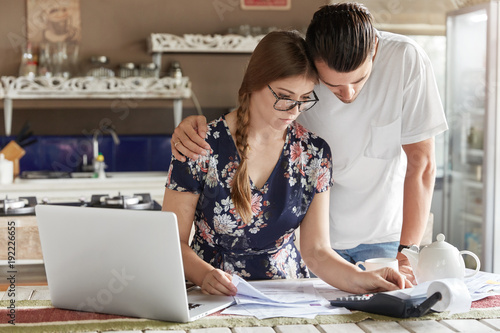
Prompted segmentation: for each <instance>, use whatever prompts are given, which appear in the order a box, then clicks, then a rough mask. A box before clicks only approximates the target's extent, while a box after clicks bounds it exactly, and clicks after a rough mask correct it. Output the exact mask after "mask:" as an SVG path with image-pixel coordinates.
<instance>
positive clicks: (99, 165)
mask: <svg viewBox="0 0 500 333" xmlns="http://www.w3.org/2000/svg"><path fill="white" fill-rule="evenodd" d="M105 168H106V164H105V163H104V155H103V154H102V153H99V155H97V158H96V161H95V170H94V178H99V179H106V172H105V171H104V169H105Z"/></svg>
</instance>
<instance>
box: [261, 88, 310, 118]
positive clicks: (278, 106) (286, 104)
mask: <svg viewBox="0 0 500 333" xmlns="http://www.w3.org/2000/svg"><path fill="white" fill-rule="evenodd" d="M267 87H268V88H269V90H271V92H272V93H273V95H274V97H275V98H276V102H274V105H273V107H274V109H275V110H276V111H290V110H291V109H293V108H294V107H295V106H296V105H298V106H299V112H304V111H307V110H309V109H310V108H312V107H313V106H314V105H316V103H318V101H319V99H318V96H316V93H315V92H314V91H313V92H312V93H313V95H314V99H309V100H306V101H296V100H294V99H290V98H284V97H279V96H278V95H276V93H275V92H274V90H273V88H271V86H270V85H267Z"/></svg>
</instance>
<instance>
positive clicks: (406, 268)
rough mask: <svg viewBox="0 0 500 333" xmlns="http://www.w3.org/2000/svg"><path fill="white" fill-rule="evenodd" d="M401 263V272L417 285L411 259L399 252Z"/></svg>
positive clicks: (398, 256) (398, 257) (399, 261)
mask: <svg viewBox="0 0 500 333" xmlns="http://www.w3.org/2000/svg"><path fill="white" fill-rule="evenodd" d="M396 258H397V259H398V263H399V273H401V274H403V275H404V276H405V278H407V279H408V280H409V281H410V282H411V283H412V284H414V285H417V281H416V280H415V275H413V269H412V268H411V265H410V261H409V260H408V258H406V256H405V255H404V254H401V253H398V255H397V257H396Z"/></svg>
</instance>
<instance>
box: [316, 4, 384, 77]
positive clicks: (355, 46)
mask: <svg viewBox="0 0 500 333" xmlns="http://www.w3.org/2000/svg"><path fill="white" fill-rule="evenodd" d="M375 37H376V32H375V28H374V27H373V17H372V15H371V14H370V12H369V11H368V9H367V8H366V7H364V6H363V5H361V4H358V3H355V2H349V3H337V4H332V5H326V6H323V7H321V8H320V9H319V10H318V11H317V12H316V13H315V14H314V16H313V18H312V20H311V24H310V25H309V27H308V28H307V34H306V42H307V46H308V47H309V51H310V53H311V57H312V58H313V60H315V61H316V60H321V61H324V62H325V63H326V64H327V65H328V67H329V68H331V69H333V70H335V71H337V72H343V73H346V72H351V71H353V70H356V69H357V68H358V67H359V66H361V65H362V64H363V63H364V62H365V61H366V59H367V57H368V56H370V55H373V52H374V50H375Z"/></svg>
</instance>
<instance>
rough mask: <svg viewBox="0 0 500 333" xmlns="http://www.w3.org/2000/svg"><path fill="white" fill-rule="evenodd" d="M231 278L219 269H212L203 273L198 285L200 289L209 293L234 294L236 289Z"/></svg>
mask: <svg viewBox="0 0 500 333" xmlns="http://www.w3.org/2000/svg"><path fill="white" fill-rule="evenodd" d="M231 280H232V278H231V275H230V274H228V273H226V272H224V271H222V270H220V269H213V270H211V271H210V272H208V273H207V274H206V275H205V278H204V279H203V282H202V284H201V286H200V287H201V291H202V292H203V293H204V294H209V295H226V296H234V295H236V292H237V291H238V289H237V288H236V286H235V285H234V284H233V283H232V282H231Z"/></svg>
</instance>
